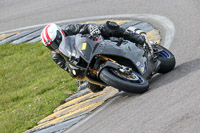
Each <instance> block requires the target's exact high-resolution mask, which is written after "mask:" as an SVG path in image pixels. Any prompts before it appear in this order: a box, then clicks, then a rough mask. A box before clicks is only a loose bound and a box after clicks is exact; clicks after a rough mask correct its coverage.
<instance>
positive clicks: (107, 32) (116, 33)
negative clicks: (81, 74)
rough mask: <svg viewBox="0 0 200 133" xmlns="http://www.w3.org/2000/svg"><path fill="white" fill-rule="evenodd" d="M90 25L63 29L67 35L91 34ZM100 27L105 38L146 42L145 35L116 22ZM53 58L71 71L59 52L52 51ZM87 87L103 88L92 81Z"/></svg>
mask: <svg viewBox="0 0 200 133" xmlns="http://www.w3.org/2000/svg"><path fill="white" fill-rule="evenodd" d="M88 27H89V24H70V25H68V26H67V27H65V29H63V32H64V33H65V36H70V35H76V34H78V33H80V34H90V33H89V30H88ZM98 28H99V30H100V32H101V35H102V36H103V37H104V38H105V39H109V38H110V37H123V38H124V39H126V40H129V41H132V42H135V43H137V44H144V42H145V38H144V36H142V35H140V34H137V33H133V32H126V31H125V29H124V28H122V27H120V26H119V25H118V24H116V23H115V22H110V21H107V22H106V23H105V24H102V25H98ZM52 58H53V60H54V61H55V63H56V64H57V65H59V66H60V67H61V68H62V69H64V70H65V71H68V72H69V70H68V68H67V64H66V61H65V59H64V58H63V57H62V56H61V55H60V54H59V53H56V52H55V51H52ZM94 86H95V87H94ZM87 87H89V88H90V89H91V90H92V91H93V92H96V91H98V90H102V87H99V88H98V87H97V86H96V85H93V84H91V83H89V84H88V86H87Z"/></svg>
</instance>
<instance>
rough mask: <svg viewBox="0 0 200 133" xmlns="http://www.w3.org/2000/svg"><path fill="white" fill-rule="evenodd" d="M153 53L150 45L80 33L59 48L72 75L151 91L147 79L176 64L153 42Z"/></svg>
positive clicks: (140, 91)
mask: <svg viewBox="0 0 200 133" xmlns="http://www.w3.org/2000/svg"><path fill="white" fill-rule="evenodd" d="M152 48H153V54H154V56H152V54H151V53H150V51H149V48H148V46H147V45H145V44H144V45H138V44H136V43H133V42H130V41H128V40H124V39H122V38H114V37H113V38H110V39H109V40H105V39H104V38H103V37H102V36H101V35H100V36H99V38H98V39H96V40H93V39H91V37H90V35H82V34H77V35H73V36H68V37H66V38H65V44H64V43H63V44H61V45H60V46H59V50H60V52H61V54H62V56H64V58H65V60H66V61H67V62H68V68H69V73H70V75H71V76H72V77H73V78H75V79H78V80H87V81H88V82H90V83H92V84H95V85H99V86H112V87H114V88H116V89H119V90H122V91H125V92H130V93H143V92H145V91H147V90H148V88H149V82H148V80H149V79H151V78H152V76H153V75H154V74H156V73H163V74H164V73H167V72H169V71H171V70H172V69H173V68H174V66H175V57H174V55H173V54H172V53H171V52H170V51H169V50H168V49H166V48H164V47H163V46H161V45H158V44H152Z"/></svg>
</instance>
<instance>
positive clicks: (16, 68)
mask: <svg viewBox="0 0 200 133" xmlns="http://www.w3.org/2000/svg"><path fill="white" fill-rule="evenodd" d="M77 86H78V85H77V83H76V82H75V80H74V79H72V78H71V77H70V76H69V74H68V73H67V72H65V71H64V70H62V69H61V68H59V66H57V65H56V64H55V63H54V62H53V60H52V58H51V51H50V50H48V49H47V48H45V47H44V46H43V44H42V43H40V42H39V43H34V44H29V43H23V44H18V45H12V44H4V45H0V132H8V133H16V132H17V133H18V132H24V131H26V130H28V129H30V128H32V127H34V126H35V125H36V124H37V122H38V121H39V120H41V119H43V118H44V117H46V116H47V115H49V114H51V113H52V112H53V110H54V109H55V108H56V107H57V106H59V105H60V104H62V103H64V100H65V99H66V98H67V97H68V96H69V95H70V94H72V93H74V92H75V90H76V88H77Z"/></svg>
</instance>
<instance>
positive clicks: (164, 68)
mask: <svg viewBox="0 0 200 133" xmlns="http://www.w3.org/2000/svg"><path fill="white" fill-rule="evenodd" d="M160 47H161V48H162V49H163V50H162V51H161V52H159V53H157V56H158V60H160V62H161V65H160V69H159V70H158V72H159V73H163V74H165V73H167V72H170V71H171V70H172V69H173V68H174V67H175V64H176V60H175V57H174V55H173V54H172V53H171V52H170V51H169V50H168V49H166V48H164V47H163V46H160Z"/></svg>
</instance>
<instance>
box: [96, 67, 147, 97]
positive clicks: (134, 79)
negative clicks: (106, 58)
mask: <svg viewBox="0 0 200 133" xmlns="http://www.w3.org/2000/svg"><path fill="white" fill-rule="evenodd" d="M100 79H101V80H102V81H103V82H105V83H106V84H107V85H109V86H112V87H114V88H117V89H119V90H123V91H125V92H130V93H144V92H146V91H147V90H148V88H149V83H148V81H147V80H146V79H144V78H143V77H142V76H141V75H140V74H138V73H136V72H134V71H133V72H132V73H131V74H129V75H127V74H126V75H125V74H123V73H120V72H119V71H118V70H115V69H113V68H104V69H103V70H102V71H101V73H100Z"/></svg>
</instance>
